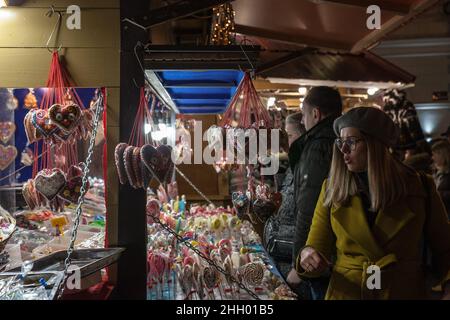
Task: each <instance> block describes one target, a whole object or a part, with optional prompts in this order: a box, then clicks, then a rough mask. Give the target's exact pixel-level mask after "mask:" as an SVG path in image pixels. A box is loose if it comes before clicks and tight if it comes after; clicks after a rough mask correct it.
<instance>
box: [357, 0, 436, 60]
mask: <svg viewBox="0 0 450 320" xmlns="http://www.w3.org/2000/svg"><path fill="white" fill-rule="evenodd" d="M438 3H439V0H423V1H422V2H420V3H419V4H417V5H416V6H414V7H413V8H411V10H410V12H409V13H408V14H407V15H405V16H395V17H393V18H391V19H390V20H389V21H387V22H386V23H385V24H383V25H382V26H381V29H379V30H374V31H372V32H371V33H369V34H368V35H367V36H365V37H364V38H362V39H361V40H360V41H358V42H357V43H356V44H355V45H354V46H353V48H352V49H351V52H352V53H359V52H361V51H362V50H364V49H370V48H371V47H373V46H375V45H376V44H377V42H379V41H381V40H382V39H383V38H385V37H386V36H388V35H389V34H390V33H392V32H394V31H396V30H397V29H399V28H401V27H402V26H404V25H405V24H406V23H408V22H409V21H410V20H412V19H413V18H414V17H416V16H417V15H420V14H421V13H423V12H425V11H426V10H428V9H430V8H431V7H433V6H434V5H436V4H438Z"/></svg>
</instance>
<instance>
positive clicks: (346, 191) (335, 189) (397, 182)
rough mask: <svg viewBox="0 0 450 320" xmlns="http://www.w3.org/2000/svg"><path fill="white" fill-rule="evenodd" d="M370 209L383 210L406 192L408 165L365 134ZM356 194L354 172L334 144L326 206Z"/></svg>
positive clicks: (337, 205) (338, 203) (340, 203)
mask: <svg viewBox="0 0 450 320" xmlns="http://www.w3.org/2000/svg"><path fill="white" fill-rule="evenodd" d="M363 137H364V140H365V142H366V145H367V163H368V172H367V174H368V178H369V192H370V199H371V210H376V211H378V210H380V209H385V208H386V207H389V206H391V205H393V204H394V203H395V202H397V201H398V200H400V199H403V198H404V197H405V196H406V194H407V183H406V174H407V170H408V169H407V168H406V167H405V166H404V165H403V164H401V163H400V162H399V161H398V160H397V159H395V158H394V157H393V156H392V155H391V154H390V152H389V150H388V148H387V147H386V146H385V145H383V144H382V143H381V142H380V141H378V140H377V139H374V138H372V137H370V136H367V135H364V134H363ZM357 193H358V188H357V185H356V181H355V178H354V174H353V173H352V172H350V171H349V170H348V169H347V166H346V164H345V162H344V157H343V154H342V153H341V151H340V150H339V149H338V148H337V146H336V145H335V146H334V151H333V159H332V162H331V170H330V177H329V179H328V183H327V186H326V195H325V205H327V206H330V207H331V206H335V207H339V206H345V205H347V204H348V203H349V201H350V198H351V197H352V196H355V195H356V194H357Z"/></svg>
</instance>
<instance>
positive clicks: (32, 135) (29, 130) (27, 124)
mask: <svg viewBox="0 0 450 320" xmlns="http://www.w3.org/2000/svg"><path fill="white" fill-rule="evenodd" d="M32 118H33V112H28V113H27V114H26V115H25V118H24V119H23V126H24V128H25V134H26V136H27V139H28V143H29V144H31V143H33V142H36V141H38V140H39V139H40V138H41V137H40V136H39V138H38V137H37V130H36V128H35V127H34V125H33V123H32Z"/></svg>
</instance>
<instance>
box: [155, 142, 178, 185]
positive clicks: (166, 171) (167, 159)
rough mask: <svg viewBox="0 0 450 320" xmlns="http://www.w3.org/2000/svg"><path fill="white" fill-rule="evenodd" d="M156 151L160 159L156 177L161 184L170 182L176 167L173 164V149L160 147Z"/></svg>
mask: <svg viewBox="0 0 450 320" xmlns="http://www.w3.org/2000/svg"><path fill="white" fill-rule="evenodd" d="M156 150H157V151H158V158H159V160H158V168H157V172H156V175H157V176H158V178H159V180H160V181H161V182H169V181H170V178H171V173H172V170H173V166H174V164H173V162H172V147H170V146H167V145H160V146H159V147H158V148H157V149H156Z"/></svg>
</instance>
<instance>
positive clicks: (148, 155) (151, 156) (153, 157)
mask: <svg viewBox="0 0 450 320" xmlns="http://www.w3.org/2000/svg"><path fill="white" fill-rule="evenodd" d="M141 161H142V163H143V164H144V166H145V167H146V168H147V169H148V170H149V171H150V173H151V175H152V176H153V174H156V171H157V168H158V167H157V166H158V163H159V157H158V151H157V150H156V148H155V147H154V146H152V145H150V144H146V145H144V146H143V147H142V148H141Z"/></svg>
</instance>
